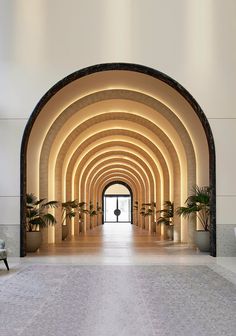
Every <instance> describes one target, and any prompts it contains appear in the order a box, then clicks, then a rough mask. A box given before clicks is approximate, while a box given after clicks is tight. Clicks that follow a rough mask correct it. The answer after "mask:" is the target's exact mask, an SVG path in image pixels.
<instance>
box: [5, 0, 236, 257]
mask: <svg viewBox="0 0 236 336" xmlns="http://www.w3.org/2000/svg"><path fill="white" fill-rule="evenodd" d="M235 13H236V2H235V0H178V1H175V0H119V1H117V0H99V1H97V0H69V1H68V0H60V1H57V0H50V1H48V0H34V1H32V0H0V74H1V76H0V158H1V166H0V167H1V168H0V169H1V174H0V200H1V214H3V215H1V217H0V236H1V238H5V239H6V240H7V242H8V246H9V247H10V250H11V254H13V255H18V254H19V223H20V218H19V190H20V188H19V187H20V174H19V171H20V170H19V168H20V166H19V163H20V145H21V138H22V134H23V130H24V127H25V124H26V122H27V120H28V118H29V116H30V114H31V113H32V111H33V109H34V107H35V105H36V104H37V102H38V101H39V100H40V98H41V97H42V96H43V95H44V94H45V92H46V91H47V90H48V89H49V88H50V87H51V86H52V85H54V84H55V83H56V82H57V81H59V80H60V79H62V78H63V77H65V76H67V75H68V74H70V73H72V72H73V71H75V70H78V69H81V68H84V67H87V66H90V65H93V64H98V63H106V62H130V63H139V64H143V65H145V66H149V67H152V68H155V69H157V70H160V71H162V72H164V73H166V74H167V75H169V76H171V77H172V78H174V79H175V80H177V81H178V82H179V83H180V84H182V85H183V86H184V87H185V88H186V89H187V90H188V91H189V92H190V93H191V94H192V95H193V97H194V98H195V99H196V100H197V101H198V103H199V104H200V105H201V107H202V108H203V110H204V112H205V114H206V116H207V118H208V119H209V122H210V125H211V127H212V131H213V135H214V139H215V145H216V155H217V158H216V159H217V167H216V168H217V170H216V173H217V175H216V177H217V249H218V255H221V256H226V255H232V256H233V255H234V256H236V241H234V236H233V227H234V226H236V219H235V218H236V216H235V214H234V212H233V211H232V209H235V208H236V178H235V171H236V155H235V152H236V151H235V148H236V136H235V134H236V112H235V103H234V101H235V99H234V98H235V87H236V76H235V74H236V44H235V41H236V21H235Z"/></svg>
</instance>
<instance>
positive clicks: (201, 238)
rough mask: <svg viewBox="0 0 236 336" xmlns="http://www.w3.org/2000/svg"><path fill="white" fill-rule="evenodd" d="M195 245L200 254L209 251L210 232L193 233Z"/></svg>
mask: <svg viewBox="0 0 236 336" xmlns="http://www.w3.org/2000/svg"><path fill="white" fill-rule="evenodd" d="M195 243H196V245H197V247H198V248H199V250H200V251H201V252H209V251H210V232H209V231H195Z"/></svg>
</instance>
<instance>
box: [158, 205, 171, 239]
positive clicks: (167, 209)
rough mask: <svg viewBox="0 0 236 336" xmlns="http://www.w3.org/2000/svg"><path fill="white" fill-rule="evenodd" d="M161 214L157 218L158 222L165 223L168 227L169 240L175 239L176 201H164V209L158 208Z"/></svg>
mask: <svg viewBox="0 0 236 336" xmlns="http://www.w3.org/2000/svg"><path fill="white" fill-rule="evenodd" d="M157 213H160V214H161V216H160V217H159V218H158V219H157V224H164V225H166V228H167V237H168V239H169V240H173V238H174V234H173V228H174V225H173V217H174V203H173V202H171V201H165V202H164V209H161V210H158V211H157Z"/></svg>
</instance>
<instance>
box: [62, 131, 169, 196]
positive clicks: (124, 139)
mask: <svg viewBox="0 0 236 336" xmlns="http://www.w3.org/2000/svg"><path fill="white" fill-rule="evenodd" d="M111 133H113V137H114V136H116V140H112V136H111V135H110V134H111ZM121 134H122V135H121ZM123 134H124V131H123V130H122V131H121V130H115V131H114V130H112V131H109V132H108V134H107V132H106V136H105V137H102V135H103V132H99V133H98V134H96V136H93V137H92V138H91V140H92V143H90V145H87V142H85V143H83V145H84V144H86V150H84V151H83V150H82V148H81V146H79V147H78V148H77V149H76V151H75V152H74V154H73V156H72V157H71V160H70V162H69V164H68V166H67V169H66V171H65V172H64V175H62V180H63V179H66V188H67V190H66V194H67V197H70V195H71V184H70V182H71V179H72V171H73V169H74V167H75V165H76V164H78V168H77V169H81V168H82V167H83V164H84V162H86V161H87V158H88V157H89V155H90V154H89V151H90V150H91V151H92V150H93V151H94V150H95V151H96V148H100V149H103V148H107V146H109V143H110V142H111V141H112V143H113V145H114V146H117V145H123V146H124V144H125V145H126V147H130V148H132V149H135V150H136V151H138V152H141V153H142V154H143V153H144V151H145V155H146V156H147V155H149V156H152V158H154V157H155V161H156V163H157V162H159V164H158V165H157V168H158V169H159V171H160V172H161V175H163V176H162V178H164V180H165V184H166V186H167V187H166V190H168V188H169V174H170V172H169V169H168V166H167V164H166V162H165V160H164V157H163V156H162V155H161V153H160V152H159V151H158V150H157V149H156V148H155V146H152V147H151V148H150V144H151V142H150V141H149V140H148V139H146V141H145V138H144V137H143V136H139V135H138V134H137V133H135V132H132V134H130V132H129V133H128V134H129V136H128V135H127V131H126V132H125V134H126V135H123ZM131 135H132V137H131ZM97 137H98V138H99V140H97ZM135 137H136V138H135ZM140 139H142V140H143V141H141V140H140ZM135 140H136V143H135ZM144 141H145V142H144ZM65 176H66V177H65ZM160 178H161V177H160Z"/></svg>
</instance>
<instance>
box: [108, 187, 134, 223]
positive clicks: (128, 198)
mask: <svg viewBox="0 0 236 336" xmlns="http://www.w3.org/2000/svg"><path fill="white" fill-rule="evenodd" d="M102 195H103V197H102V200H103V203H102V210H103V220H102V223H103V224H104V223H131V224H132V223H133V210H132V209H133V193H132V189H131V188H130V186H129V185H128V184H127V183H125V182H122V181H121V182H119V181H115V182H111V183H109V184H108V185H107V186H106V187H105V188H104V190H103V193H102Z"/></svg>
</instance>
